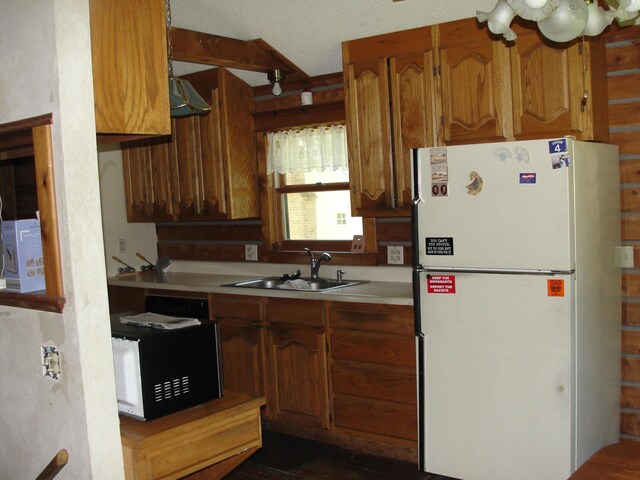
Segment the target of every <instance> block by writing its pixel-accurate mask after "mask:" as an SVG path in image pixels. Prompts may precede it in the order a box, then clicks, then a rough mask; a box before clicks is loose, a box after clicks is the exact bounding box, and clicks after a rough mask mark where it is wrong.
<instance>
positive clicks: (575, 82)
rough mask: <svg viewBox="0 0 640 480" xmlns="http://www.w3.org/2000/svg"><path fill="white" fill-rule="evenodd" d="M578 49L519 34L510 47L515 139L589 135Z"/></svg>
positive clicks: (578, 46)
mask: <svg viewBox="0 0 640 480" xmlns="http://www.w3.org/2000/svg"><path fill="white" fill-rule="evenodd" d="M579 50H580V45H572V46H570V47H564V48H560V47H556V46H549V45H546V44H544V43H542V42H540V40H539V39H538V37H537V36H536V35H533V34H530V35H523V36H522V37H518V41H517V42H516V44H515V45H514V46H512V47H511V64H512V83H513V87H512V88H513V109H514V112H513V115H514V124H515V128H514V133H515V136H516V139H518V140H520V139H528V138H543V137H553V136H560V135H569V134H573V135H575V136H576V137H577V138H586V137H585V136H583V133H585V132H583V129H582V121H583V119H582V117H583V113H582V111H583V106H582V105H581V101H582V97H583V93H584V92H585V88H586V87H585V83H584V78H585V77H583V76H582V73H581V72H582V70H583V68H584V65H582V61H583V57H582V55H581V53H580V51H579ZM585 55H586V53H585ZM584 61H586V59H584ZM576 72H579V73H578V74H576Z"/></svg>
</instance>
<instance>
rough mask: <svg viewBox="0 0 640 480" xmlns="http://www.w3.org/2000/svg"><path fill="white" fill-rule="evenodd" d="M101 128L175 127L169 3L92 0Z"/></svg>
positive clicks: (159, 130)
mask: <svg viewBox="0 0 640 480" xmlns="http://www.w3.org/2000/svg"><path fill="white" fill-rule="evenodd" d="M89 7H90V8H89V10H90V14H91V15H90V17H91V54H92V58H93V62H92V65H93V90H94V102H95V110H96V131H97V132H99V133H131V134H151V135H154V134H155V135H157V134H161V135H166V134H168V133H170V128H171V126H170V123H169V82H168V81H167V71H168V70H167V69H168V67H167V42H166V38H167V36H166V18H165V10H164V7H165V3H164V2H163V1H162V0H150V1H146V2H130V1H128V0H91V1H90V2H89Z"/></svg>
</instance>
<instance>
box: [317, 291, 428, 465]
mask: <svg viewBox="0 0 640 480" xmlns="http://www.w3.org/2000/svg"><path fill="white" fill-rule="evenodd" d="M329 312H330V314H329V326H330V332H329V335H330V337H331V342H330V349H331V361H330V363H329V364H330V371H331V385H332V409H333V425H332V426H333V427H334V429H335V431H336V432H337V433H338V434H344V435H351V436H355V437H361V438H363V439H370V440H371V439H373V440H376V441H378V442H381V443H388V444H390V445H395V446H399V447H404V450H399V451H398V452H397V456H399V457H403V456H404V457H406V456H408V458H405V459H406V460H412V459H414V458H415V455H416V454H417V400H416V399H417V391H416V355H415V339H414V335H413V308H412V307H409V306H397V305H373V304H359V303H338V302H334V303H332V305H331V308H330V310H329Z"/></svg>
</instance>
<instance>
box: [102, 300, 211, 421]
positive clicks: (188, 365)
mask: <svg viewBox="0 0 640 480" xmlns="http://www.w3.org/2000/svg"><path fill="white" fill-rule="evenodd" d="M168 298H169V300H168V302H169V303H170V304H171V305H172V306H175V302H181V303H183V304H184V303H187V304H188V303H190V302H192V301H194V302H205V303H206V300H202V299H191V298H182V297H180V298H175V297H168ZM153 303H154V300H153V299H152V301H151V302H149V301H147V310H148V311H149V309H150V310H153V309H154V308H153V307H150V304H153ZM156 303H159V304H161V305H163V311H156V312H154V313H163V312H164V311H166V310H164V306H166V303H167V297H159V298H158V299H157V302H156ZM180 308H182V307H180ZM205 308H206V307H205ZM187 310H188V309H187ZM181 313H182V312H181ZM127 315H129V316H130V315H131V313H130V312H129V313H128V314H119V315H112V316H111V342H112V345H113V358H114V367H115V376H116V393H117V397H118V410H119V412H120V413H122V414H125V415H128V416H131V417H134V418H137V419H140V420H152V419H155V418H158V417H162V416H164V415H168V414H171V413H175V412H178V411H180V410H184V409H186V408H190V407H193V406H196V405H199V404H201V403H204V402H207V401H209V400H213V399H215V398H219V397H221V396H222V394H223V387H222V363H221V350H220V332H219V328H218V324H217V322H213V321H210V320H200V324H199V325H193V326H189V327H185V328H179V329H174V330H163V329H158V328H151V327H144V326H138V325H130V324H125V323H122V322H121V321H120V319H121V318H122V317H123V316H127ZM196 318H197V317H196Z"/></svg>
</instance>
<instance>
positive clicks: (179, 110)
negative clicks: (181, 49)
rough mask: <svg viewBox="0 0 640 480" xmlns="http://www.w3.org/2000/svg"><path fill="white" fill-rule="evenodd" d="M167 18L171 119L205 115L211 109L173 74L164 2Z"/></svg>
mask: <svg viewBox="0 0 640 480" xmlns="http://www.w3.org/2000/svg"><path fill="white" fill-rule="evenodd" d="M165 14H166V18H167V54H168V57H169V103H170V106H171V116H172V117H188V116H190V115H206V114H207V113H209V112H210V111H211V107H210V106H209V104H208V103H207V102H205V101H204V99H203V98H202V97H201V96H200V94H199V93H198V92H197V90H196V89H195V88H193V85H191V84H190V83H189V82H188V81H187V80H185V79H183V78H176V77H175V76H174V74H173V47H172V44H171V2H170V0H167V1H166V12H165Z"/></svg>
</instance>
